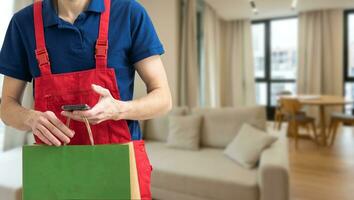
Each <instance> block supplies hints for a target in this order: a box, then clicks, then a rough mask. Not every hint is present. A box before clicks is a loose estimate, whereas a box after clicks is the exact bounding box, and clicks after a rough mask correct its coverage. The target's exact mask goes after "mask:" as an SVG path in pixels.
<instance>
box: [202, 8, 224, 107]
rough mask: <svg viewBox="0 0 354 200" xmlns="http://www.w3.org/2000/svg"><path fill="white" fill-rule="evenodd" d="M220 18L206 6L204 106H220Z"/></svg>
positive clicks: (204, 28)
mask: <svg viewBox="0 0 354 200" xmlns="http://www.w3.org/2000/svg"><path fill="white" fill-rule="evenodd" d="M220 25H221V24H220V18H219V17H218V15H217V13H216V12H215V10H214V9H213V8H212V7H211V6H209V5H208V4H205V8H204V27H203V32H204V38H203V47H204V48H203V49H204V52H203V53H204V54H203V64H202V70H201V76H202V77H201V79H202V80H203V82H202V86H201V89H202V90H203V91H202V94H203V96H202V98H203V106H206V107H219V106H220V103H221V101H220V97H221V93H220V92H221V91H220V67H221V63H220V61H221V60H220V53H221V52H220V51H221V42H220V40H221V38H220V28H221V26H220Z"/></svg>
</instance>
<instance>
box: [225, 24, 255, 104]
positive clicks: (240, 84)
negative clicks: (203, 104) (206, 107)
mask: <svg viewBox="0 0 354 200" xmlns="http://www.w3.org/2000/svg"><path fill="white" fill-rule="evenodd" d="M221 33H222V36H221V38H222V48H221V49H222V51H221V55H222V56H221V65H220V70H221V76H220V79H221V81H220V82H221V84H220V85H221V87H220V88H221V105H222V106H251V105H255V104H256V100H255V96H256V95H255V93H256V92H255V79H254V65H253V50H252V33H251V21H250V20H248V19H246V20H237V21H223V22H222V28H221Z"/></svg>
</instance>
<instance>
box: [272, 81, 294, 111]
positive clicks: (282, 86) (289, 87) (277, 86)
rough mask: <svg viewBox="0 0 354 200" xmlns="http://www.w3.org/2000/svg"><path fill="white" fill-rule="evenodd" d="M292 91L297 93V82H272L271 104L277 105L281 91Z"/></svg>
mask: <svg viewBox="0 0 354 200" xmlns="http://www.w3.org/2000/svg"><path fill="white" fill-rule="evenodd" d="M283 92H290V93H291V94H296V84H295V83H272V85H271V105H272V106H275V105H276V102H277V96H278V94H279V93H283Z"/></svg>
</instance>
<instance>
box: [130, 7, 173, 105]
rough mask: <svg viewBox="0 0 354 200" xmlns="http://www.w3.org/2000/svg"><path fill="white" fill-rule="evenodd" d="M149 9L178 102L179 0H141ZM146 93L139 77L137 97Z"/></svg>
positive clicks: (136, 90)
mask: <svg viewBox="0 0 354 200" xmlns="http://www.w3.org/2000/svg"><path fill="white" fill-rule="evenodd" d="M139 2H141V4H142V5H143V6H144V7H145V8H146V10H147V11H148V13H149V15H150V17H151V19H152V21H153V23H154V26H155V28H156V30H157V32H158V35H159V37H160V40H161V41H162V43H163V45H164V47H165V50H166V53H165V54H164V55H163V56H162V60H163V62H164V65H165V69H166V72H167V77H168V80H169V83H170V87H171V93H172V97H173V102H174V104H176V102H177V91H178V90H177V88H178V87H177V72H178V71H177V68H178V57H179V56H178V55H179V38H178V37H179V2H180V1H179V0H139ZM145 94H146V89H145V85H144V83H142V81H141V80H140V78H139V77H138V78H137V81H136V83H135V97H141V96H143V95H145Z"/></svg>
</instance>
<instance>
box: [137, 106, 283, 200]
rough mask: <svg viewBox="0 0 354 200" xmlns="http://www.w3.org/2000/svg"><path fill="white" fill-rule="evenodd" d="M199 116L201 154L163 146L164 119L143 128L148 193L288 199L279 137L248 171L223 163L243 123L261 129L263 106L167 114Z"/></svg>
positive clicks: (178, 199) (202, 198)
mask: <svg viewBox="0 0 354 200" xmlns="http://www.w3.org/2000/svg"><path fill="white" fill-rule="evenodd" d="M188 113H191V114H198V115H202V116H203V123H202V126H201V141H200V143H201V149H200V150H198V151H190V150H181V149H173V148H169V147H167V146H166V144H165V142H166V139H167V134H168V116H164V117H161V118H158V119H154V120H149V121H146V122H145V123H144V138H145V140H146V148H147V151H148V154H149V158H150V160H151V164H152V165H153V173H152V193H153V198H154V199H161V200H165V199H166V200H214V199H215V200H231V199H235V200H288V199H289V170H288V155H287V142H286V140H285V139H282V138H280V139H279V140H278V141H277V142H275V143H274V144H273V145H272V146H271V147H270V148H269V149H267V150H265V151H264V152H263V154H262V156H261V160H260V162H259V165H258V167H257V168H255V169H252V170H249V169H246V168H243V167H241V166H239V165H238V164H236V163H235V162H233V161H231V160H230V159H228V158H227V157H226V156H225V155H224V154H223V150H224V148H225V146H227V144H228V143H229V142H230V141H231V140H232V139H233V138H234V137H235V135H236V134H237V132H238V130H239V129H240V128H241V126H242V124H243V123H249V124H251V125H253V126H256V127H258V128H260V129H263V130H266V117H265V116H266V115H265V109H264V108H263V107H248V108H226V109H194V110H192V111H188V109H186V108H176V109H174V110H173V111H172V112H171V113H170V114H169V115H185V114H188Z"/></svg>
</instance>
